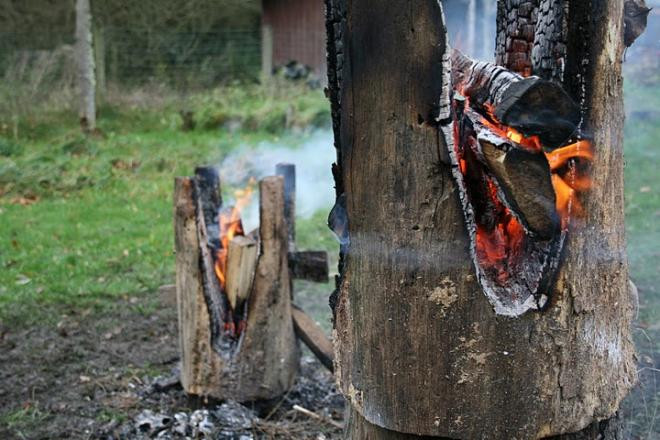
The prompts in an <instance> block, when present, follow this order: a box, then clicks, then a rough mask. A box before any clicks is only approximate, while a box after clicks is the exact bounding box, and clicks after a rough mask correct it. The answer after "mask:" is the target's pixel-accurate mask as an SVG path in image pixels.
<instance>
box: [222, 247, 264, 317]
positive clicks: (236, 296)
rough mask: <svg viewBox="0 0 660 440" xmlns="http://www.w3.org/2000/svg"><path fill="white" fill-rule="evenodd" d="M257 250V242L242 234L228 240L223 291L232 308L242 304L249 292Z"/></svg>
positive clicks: (234, 308) (235, 308)
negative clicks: (225, 278) (225, 279)
mask: <svg viewBox="0 0 660 440" xmlns="http://www.w3.org/2000/svg"><path fill="white" fill-rule="evenodd" d="M257 251H258V249H257V243H256V242H255V241H254V240H252V239H250V238H248V237H245V236H242V235H239V236H237V237H234V238H233V239H232V240H231V241H230V242H229V247H228V250H227V283H226V287H225V293H226V294H227V299H228V301H229V305H230V307H231V308H232V310H237V309H238V308H239V307H240V306H242V305H243V302H245V300H246V299H247V297H248V295H249V293H250V287H252V280H253V279H254V269H255V267H256V265H257Z"/></svg>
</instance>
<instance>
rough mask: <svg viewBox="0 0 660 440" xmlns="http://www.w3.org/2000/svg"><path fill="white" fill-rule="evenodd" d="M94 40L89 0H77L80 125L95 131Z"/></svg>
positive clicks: (87, 129) (85, 129)
mask: <svg viewBox="0 0 660 440" xmlns="http://www.w3.org/2000/svg"><path fill="white" fill-rule="evenodd" d="M92 40H93V39H92V11H91V8H90V4H89V0H76V60H77V62H78V87H79V91H80V103H79V105H80V125H81V126H82V128H83V130H84V131H93V130H94V129H95V128H96V77H95V73H94V48H93V44H92Z"/></svg>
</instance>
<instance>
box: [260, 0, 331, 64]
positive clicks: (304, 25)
mask: <svg viewBox="0 0 660 440" xmlns="http://www.w3.org/2000/svg"><path fill="white" fill-rule="evenodd" d="M324 8H325V6H324V3H323V1H322V0H263V18H262V22H263V24H264V25H266V26H270V27H271V29H272V41H273V66H274V67H277V66H281V65H283V64H286V63H287V62H289V61H291V60H295V61H299V62H301V63H303V64H305V65H308V66H310V67H311V68H312V69H313V70H314V72H315V73H317V74H319V75H324V74H325V66H326V61H325V9H324Z"/></svg>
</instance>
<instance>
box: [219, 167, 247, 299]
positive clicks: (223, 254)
mask: <svg viewBox="0 0 660 440" xmlns="http://www.w3.org/2000/svg"><path fill="white" fill-rule="evenodd" d="M255 183H256V180H255V179H254V178H252V179H250V181H249V183H248V186H246V187H245V188H244V189H240V190H237V191H236V192H235V193H234V196H235V198H236V204H235V205H234V206H233V207H232V208H231V209H230V211H229V212H221V213H220V214H219V224H220V243H221V244H222V246H221V248H220V249H218V252H217V254H216V260H215V267H214V269H215V274H216V276H217V277H218V281H220V287H221V288H222V290H223V291H224V289H225V286H226V285H227V278H226V276H225V274H226V272H227V249H229V242H230V241H231V240H232V239H233V238H234V237H236V236H238V235H245V231H244V230H243V223H242V222H241V211H242V210H243V209H244V208H245V207H246V206H247V205H248V204H249V203H250V200H251V199H252V193H253V192H254V185H255Z"/></svg>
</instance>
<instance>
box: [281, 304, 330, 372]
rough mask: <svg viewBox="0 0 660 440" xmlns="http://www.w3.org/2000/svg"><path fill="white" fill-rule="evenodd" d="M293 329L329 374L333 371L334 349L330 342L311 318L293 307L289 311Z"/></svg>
mask: <svg viewBox="0 0 660 440" xmlns="http://www.w3.org/2000/svg"><path fill="white" fill-rule="evenodd" d="M291 316H292V318H293V327H294V329H295V331H296V335H297V336H298V337H299V338H300V339H302V341H303V342H304V343H305V345H307V347H309V349H310V350H312V353H314V354H315V355H316V357H317V358H318V360H319V361H321V363H322V364H323V365H324V366H325V367H326V368H327V369H328V370H330V371H331V372H332V371H334V366H333V359H334V349H333V347H332V341H330V339H329V338H328V337H327V336H326V335H325V333H324V332H323V329H321V328H320V327H319V326H318V324H316V322H314V320H312V318H310V317H309V315H307V314H306V313H305V312H303V311H302V310H301V309H299V308H298V307H296V306H295V305H294V306H293V308H292V310H291Z"/></svg>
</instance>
